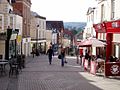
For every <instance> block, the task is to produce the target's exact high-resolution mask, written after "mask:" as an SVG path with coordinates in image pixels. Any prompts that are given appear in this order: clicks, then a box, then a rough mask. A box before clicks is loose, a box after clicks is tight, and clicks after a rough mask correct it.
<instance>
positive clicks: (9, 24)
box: [0, 0, 22, 59]
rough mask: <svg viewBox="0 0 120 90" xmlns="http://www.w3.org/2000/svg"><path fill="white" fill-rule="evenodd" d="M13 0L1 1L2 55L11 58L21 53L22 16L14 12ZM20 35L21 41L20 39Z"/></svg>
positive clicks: (0, 45) (0, 42) (0, 32)
mask: <svg viewBox="0 0 120 90" xmlns="http://www.w3.org/2000/svg"><path fill="white" fill-rule="evenodd" d="M11 4H12V3H11V1H10V2H8V1H7V0H1V2H0V48H1V51H0V55H1V58H2V59H10V58H11V55H13V56H16V55H17V54H19V53H21V40H20V37H21V33H22V17H21V16H19V15H17V14H15V13H14V12H13V7H12V5H11ZM18 37H19V41H18Z"/></svg>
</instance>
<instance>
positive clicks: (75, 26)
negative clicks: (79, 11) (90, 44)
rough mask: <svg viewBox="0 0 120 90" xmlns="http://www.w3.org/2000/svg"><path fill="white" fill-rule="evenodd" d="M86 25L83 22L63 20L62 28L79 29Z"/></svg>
mask: <svg viewBox="0 0 120 90" xmlns="http://www.w3.org/2000/svg"><path fill="white" fill-rule="evenodd" d="M85 26H86V23H85V22H64V28H65V29H69V30H76V31H80V30H83V29H84V28H85Z"/></svg>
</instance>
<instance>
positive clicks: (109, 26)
mask: <svg viewBox="0 0 120 90" xmlns="http://www.w3.org/2000/svg"><path fill="white" fill-rule="evenodd" d="M93 27H94V28H95V30H96V36H98V33H105V34H106V44H107V45H106V60H105V64H104V66H105V67H104V70H105V71H104V72H105V76H120V60H117V61H111V60H110V57H111V56H114V57H115V56H116V53H115V51H114V50H115V49H114V50H113V48H114V41H115V40H116V39H117V38H115V34H118V35H120V20H115V21H109V22H103V23H100V24H94V25H93ZM119 42H120V41H119ZM117 52H119V51H117ZM118 58H119V57H118ZM112 59H114V58H112Z"/></svg>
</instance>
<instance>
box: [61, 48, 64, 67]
mask: <svg viewBox="0 0 120 90" xmlns="http://www.w3.org/2000/svg"><path fill="white" fill-rule="evenodd" d="M64 59H65V49H64V48H62V49H61V66H62V67H63V66H64V63H65V62H64Z"/></svg>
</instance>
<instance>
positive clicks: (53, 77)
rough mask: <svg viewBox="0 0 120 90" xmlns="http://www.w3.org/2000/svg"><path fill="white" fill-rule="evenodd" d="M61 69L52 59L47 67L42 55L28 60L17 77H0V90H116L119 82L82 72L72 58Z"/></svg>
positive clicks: (46, 61) (45, 57) (119, 84)
mask: <svg viewBox="0 0 120 90" xmlns="http://www.w3.org/2000/svg"><path fill="white" fill-rule="evenodd" d="M67 61H68V63H67V64H65V66H64V67H61V65H60V60H58V59H57V57H56V56H54V58H53V62H52V65H49V63H48V58H47V56H46V55H41V56H39V57H35V58H34V59H33V58H32V57H31V58H28V59H27V64H26V68H24V69H23V70H22V72H21V73H20V74H19V76H18V78H16V77H11V78H8V76H0V90H113V89H114V90H119V89H120V80H118V79H109V78H104V77H100V76H94V75H92V74H89V73H88V72H84V71H83V68H82V67H80V65H78V64H76V60H75V58H70V57H67Z"/></svg>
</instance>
